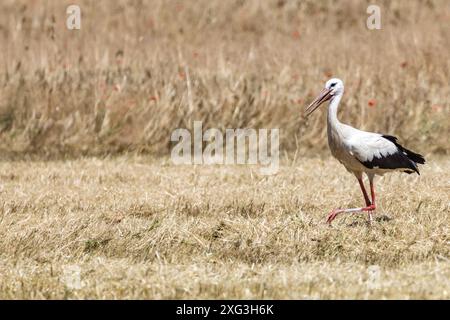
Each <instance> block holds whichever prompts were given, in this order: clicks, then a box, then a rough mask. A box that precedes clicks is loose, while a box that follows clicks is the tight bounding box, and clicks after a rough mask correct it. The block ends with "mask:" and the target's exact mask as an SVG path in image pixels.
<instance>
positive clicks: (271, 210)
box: [0, 157, 450, 299]
mask: <svg viewBox="0 0 450 320" xmlns="http://www.w3.org/2000/svg"><path fill="white" fill-rule="evenodd" d="M286 162H287V160H286ZM449 169H450V161H449V160H448V159H434V158H433V159H430V161H429V164H428V165H427V166H426V167H424V168H423V170H422V175H421V176H420V177H418V176H406V175H400V174H395V175H392V176H389V177H388V176H386V177H384V178H383V179H380V180H379V184H378V185H379V187H378V189H379V198H380V200H379V209H378V210H377V214H376V217H377V218H376V222H375V223H374V225H373V226H372V227H368V226H367V225H366V221H367V216H366V215H365V214H364V215H362V214H354V215H349V216H345V217H344V216H343V217H340V218H338V219H337V220H336V221H335V223H334V224H333V226H332V227H329V226H328V225H327V224H326V223H325V218H326V214H327V213H328V211H329V210H330V209H331V208H333V207H336V206H338V205H341V206H358V205H361V203H362V197H361V195H360V190H359V188H358V186H357V184H356V183H355V181H354V178H353V177H352V176H350V175H349V174H342V175H338V174H337V172H340V171H341V170H342V168H341V167H340V165H339V164H338V163H336V162H335V161H332V160H328V159H326V160H323V159H320V158H316V159H309V160H305V159H302V161H300V162H299V163H297V164H295V163H294V164H292V163H290V164H285V165H284V166H282V167H281V168H280V171H279V173H278V174H277V175H274V176H270V177H268V176H259V175H258V174H257V170H255V168H251V167H246V166H234V167H233V166H229V167H227V166H219V167H217V166H197V167H193V166H185V167H183V166H181V167H180V166H173V165H170V164H168V163H167V162H166V161H161V160H150V159H147V158H142V157H131V158H130V157H121V158H117V159H114V160H98V159H86V160H76V161H66V162H31V163H30V162H4V163H2V164H1V165H0V174H1V179H2V189H1V193H0V200H1V202H2V205H3V207H2V211H1V220H0V235H1V239H2V241H1V242H0V252H1V255H0V298H282V299H285V298H310V299H314V298H449V293H450V280H449V279H450V262H449V257H450V255H449V254H450V252H449V241H450V237H449V234H450V230H449V223H448V219H449V218H448V216H449V210H450V207H449V199H448V194H449V192H450V188H449V181H450V174H449V171H450V170H449Z"/></svg>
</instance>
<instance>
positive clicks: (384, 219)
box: [348, 214, 393, 227]
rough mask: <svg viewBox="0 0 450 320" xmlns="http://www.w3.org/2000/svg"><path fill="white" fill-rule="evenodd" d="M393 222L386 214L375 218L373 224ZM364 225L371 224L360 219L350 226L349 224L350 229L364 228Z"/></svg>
mask: <svg viewBox="0 0 450 320" xmlns="http://www.w3.org/2000/svg"><path fill="white" fill-rule="evenodd" d="M391 220H393V218H391V217H390V216H388V215H386V214H382V215H378V216H375V217H374V219H373V222H372V224H373V223H374V222H388V221H391ZM362 225H369V222H368V221H367V219H358V220H356V221H353V222H351V223H350V224H348V226H349V227H357V226H362Z"/></svg>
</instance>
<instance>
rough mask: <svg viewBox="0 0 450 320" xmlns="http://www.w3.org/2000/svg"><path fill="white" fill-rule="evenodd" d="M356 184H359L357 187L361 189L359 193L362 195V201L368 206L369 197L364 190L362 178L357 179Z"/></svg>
mask: <svg viewBox="0 0 450 320" xmlns="http://www.w3.org/2000/svg"><path fill="white" fill-rule="evenodd" d="M358 182H359V186H360V187H361V191H362V193H363V196H364V201H366V206H367V207H368V206H370V204H371V203H370V200H369V196H368V195H367V192H366V188H364V182H363V181H362V178H358Z"/></svg>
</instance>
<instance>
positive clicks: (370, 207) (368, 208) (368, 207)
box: [327, 177, 376, 224]
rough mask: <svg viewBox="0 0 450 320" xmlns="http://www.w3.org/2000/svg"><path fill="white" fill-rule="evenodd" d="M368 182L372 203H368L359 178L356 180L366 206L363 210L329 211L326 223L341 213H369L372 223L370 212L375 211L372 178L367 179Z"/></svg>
mask: <svg viewBox="0 0 450 320" xmlns="http://www.w3.org/2000/svg"><path fill="white" fill-rule="evenodd" d="M369 180H370V193H371V196H372V203H370V201H369V197H368V196H367V192H366V189H365V188H364V183H363V181H362V179H361V178H358V182H359V185H360V187H361V190H362V192H363V195H364V200H365V201H366V206H365V207H363V208H351V209H335V210H333V211H331V213H330V214H329V215H328V217H327V222H328V223H330V224H331V222H332V221H333V220H334V219H335V218H336V217H337V215H338V214H341V213H352V212H364V211H367V212H368V213H369V222H371V221H372V211H373V210H375V208H376V207H375V188H374V185H373V177H369Z"/></svg>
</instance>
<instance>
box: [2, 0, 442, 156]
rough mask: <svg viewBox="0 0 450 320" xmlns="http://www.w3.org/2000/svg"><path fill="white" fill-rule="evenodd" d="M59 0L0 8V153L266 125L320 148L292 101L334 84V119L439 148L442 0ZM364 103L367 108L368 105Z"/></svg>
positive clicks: (88, 149) (146, 147) (297, 145)
mask: <svg viewBox="0 0 450 320" xmlns="http://www.w3.org/2000/svg"><path fill="white" fill-rule="evenodd" d="M371 2H372V1H350V0H341V1H306V0H305V1H283V0H277V1H256V0H250V1H234V0H233V1H231V0H230V1H211V0H199V1H175V0H169V1H165V0H154V1H125V0H122V1H106V0H102V1H78V4H79V5H80V6H81V10H82V28H81V30H79V31H70V30H67V29H66V27H65V20H66V13H65V9H66V6H67V5H69V4H71V3H72V1H70V2H69V1H56V0H54V1H32V2H31V1H8V0H4V1H2V2H1V5H0V50H1V52H2V54H1V55H0V148H1V149H2V154H3V156H5V155H8V154H10V155H11V154H12V155H14V154H19V155H21V154H24V153H34V154H39V155H43V156H49V155H80V154H105V153H117V152H127V151H132V152H146V153H152V154H157V155H163V154H167V153H168V151H169V150H170V142H169V139H170V133H171V131H172V130H173V129H175V128H177V127H187V128H190V127H191V126H192V122H193V120H202V121H203V122H204V127H205V128H207V127H217V128H221V129H223V128H227V127H231V128H242V127H253V128H258V127H268V128H272V127H278V128H280V130H281V131H280V133H281V146H282V149H283V150H286V151H294V150H300V151H302V152H303V151H305V150H313V151H316V152H318V151H320V150H323V149H324V147H325V143H326V139H323V138H324V135H325V125H324V121H325V119H324V115H323V114H322V115H321V116H319V115H316V116H314V117H312V118H311V120H308V121H306V120H305V119H304V118H303V117H302V110H303V107H304V106H305V105H306V104H307V103H308V102H309V100H311V99H312V98H313V95H314V94H315V93H316V91H318V90H319V89H320V88H321V87H322V85H323V83H324V81H325V80H326V79H327V78H329V77H331V76H337V77H340V78H342V79H343V80H344V81H345V84H346V93H345V97H344V99H343V105H342V110H341V118H342V119H343V121H346V122H349V123H351V124H353V125H355V126H358V127H361V128H363V129H367V130H377V131H382V132H384V133H389V134H395V135H398V136H399V137H400V138H401V139H402V140H403V141H405V142H406V143H407V144H408V145H409V146H411V147H416V148H418V149H419V150H421V151H423V152H428V153H433V152H435V153H447V152H448V149H449V148H448V147H449V144H448V140H447V139H448V134H449V132H450V130H449V124H448V118H449V101H450V99H449V97H450V89H449V85H448V83H449V76H448V75H449V74H450V59H449V47H450V33H449V32H448V28H449V20H450V13H449V6H448V2H447V1H444V0H442V1H438V0H437V1H375V3H377V4H379V5H380V6H381V9H382V30H378V31H370V30H368V29H367V28H366V26H365V22H366V19H367V16H368V15H367V14H366V8H367V6H368V4H369V3H371ZM369 100H370V101H371V103H370V105H371V106H369V104H368V102H369Z"/></svg>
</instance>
